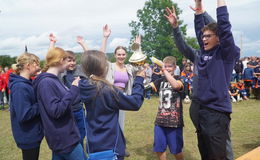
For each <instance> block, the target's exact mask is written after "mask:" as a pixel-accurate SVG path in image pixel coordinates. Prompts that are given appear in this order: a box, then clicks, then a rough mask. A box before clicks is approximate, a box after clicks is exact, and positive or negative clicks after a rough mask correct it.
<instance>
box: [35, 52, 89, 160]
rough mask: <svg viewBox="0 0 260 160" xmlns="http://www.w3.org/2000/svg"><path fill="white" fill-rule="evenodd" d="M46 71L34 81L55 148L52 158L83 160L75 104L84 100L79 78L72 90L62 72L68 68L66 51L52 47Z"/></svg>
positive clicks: (46, 133)
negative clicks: (80, 93)
mask: <svg viewBox="0 0 260 160" xmlns="http://www.w3.org/2000/svg"><path fill="white" fill-rule="evenodd" d="M45 61H46V64H45V67H44V69H43V70H42V73H41V74H40V75H38V76H37V77H36V79H35V80H34V82H33V86H34V90H35V91H36V97H37V101H38V103H39V110H40V115H41V119H42V124H43V128H44V136H45V138H46V141H47V144H48V146H49V148H50V149H51V150H52V160H83V159H84V158H85V153H84V151H83V147H82V145H81V144H80V141H81V137H80V133H79V129H78V127H77V125H76V123H75V118H74V114H73V108H72V106H73V105H75V104H78V103H79V101H80V97H79V88H78V83H79V80H80V78H79V77H77V78H75V80H74V81H73V82H72V85H71V87H70V89H68V88H67V87H66V86H65V85H64V84H63V83H62V82H61V81H60V79H59V77H58V76H59V74H61V73H63V72H64V71H66V70H67V69H68V64H69V63H68V55H67V53H66V51H64V50H63V49H61V48H58V47H55V48H51V49H49V51H48V53H47V55H46V60H45Z"/></svg>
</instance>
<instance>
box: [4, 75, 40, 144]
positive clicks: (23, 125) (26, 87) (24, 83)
mask: <svg viewBox="0 0 260 160" xmlns="http://www.w3.org/2000/svg"><path fill="white" fill-rule="evenodd" d="M9 88H10V90H11V104H10V115H11V125H12V132H13V136H14V139H15V142H16V144H17V146H18V147H19V148H21V149H32V148H36V147H39V146H40V144H41V141H42V138H43V128H42V124H41V118H40V114H39V106H38V103H37V102H36V97H35V94H34V90H33V87H32V82H31V81H30V80H28V79H25V78H23V77H21V76H19V75H15V74H11V75H10V80H9Z"/></svg>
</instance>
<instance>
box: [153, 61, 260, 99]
mask: <svg viewBox="0 0 260 160" xmlns="http://www.w3.org/2000/svg"><path fill="white" fill-rule="evenodd" d="M150 67H151V68H152V71H153V74H152V81H154V80H156V79H159V78H160V77H161V75H162V73H161V70H160V68H159V67H158V66H157V65H156V64H152V65H151V66H150ZM177 68H180V72H179V71H178V70H175V75H179V76H181V77H182V78H183V80H184V92H183V96H182V98H183V99H184V102H185V103H190V102H191V101H190V99H191V94H192V86H193V85H192V82H193V76H194V64H193V63H192V62H191V61H190V60H188V59H186V58H183V59H182V63H181V64H180V66H177ZM259 88H260V57H256V56H252V57H243V58H241V59H239V60H238V61H236V63H235V67H234V69H233V74H232V80H231V83H230V89H229V94H230V98H231V100H232V102H238V101H242V100H249V98H250V97H251V98H256V99H259V91H258V90H259Z"/></svg>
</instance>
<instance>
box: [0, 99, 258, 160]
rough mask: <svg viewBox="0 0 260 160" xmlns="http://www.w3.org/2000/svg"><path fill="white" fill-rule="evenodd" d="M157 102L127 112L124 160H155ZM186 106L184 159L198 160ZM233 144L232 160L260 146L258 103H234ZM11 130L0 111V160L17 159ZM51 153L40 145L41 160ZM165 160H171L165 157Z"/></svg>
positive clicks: (49, 157)
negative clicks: (128, 155)
mask: <svg viewBox="0 0 260 160" xmlns="http://www.w3.org/2000/svg"><path fill="white" fill-rule="evenodd" d="M157 106H158V100H157V98H155V97H153V99H152V100H149V101H145V102H144V105H143V106H142V108H141V109H140V111H138V112H127V115H126V125H125V137H126V139H127V149H128V151H129V152H130V154H131V157H129V158H127V160H154V159H156V156H155V154H154V153H153V152H152V147H153V128H154V119H155V116H156V112H157ZM188 110H189V105H184V120H185V121H184V123H185V128H184V155H185V159H187V160H199V159H200V156H199V152H198V148H197V139H196V134H195V129H194V127H193V125H192V122H191V120H190V117H189V112H188ZM231 132H232V143H233V150H234V155H235V158H237V157H239V156H241V155H243V154H245V153H247V152H248V151H250V150H252V149H254V148H256V147H257V146H260V101H256V100H250V101H242V102H239V103H237V104H233V114H232V121H231ZM20 159H22V158H21V151H20V150H19V149H18V148H17V147H16V144H15V142H14V140H13V137H12V132H11V127H10V117H9V112H8V110H5V111H0V160H20ZM50 159H51V151H50V149H49V148H48V146H47V144H46V141H45V140H44V141H43V142H42V144H41V151H40V160H50ZM168 159H174V158H173V157H172V156H171V155H170V154H168Z"/></svg>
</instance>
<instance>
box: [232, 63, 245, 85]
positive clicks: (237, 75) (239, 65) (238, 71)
mask: <svg viewBox="0 0 260 160" xmlns="http://www.w3.org/2000/svg"><path fill="white" fill-rule="evenodd" d="M234 69H235V77H234V79H235V80H236V82H239V81H240V80H241V79H242V74H243V70H244V66H243V62H242V60H240V59H239V60H237V61H236V63H235V67H234Z"/></svg>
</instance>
